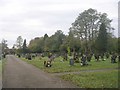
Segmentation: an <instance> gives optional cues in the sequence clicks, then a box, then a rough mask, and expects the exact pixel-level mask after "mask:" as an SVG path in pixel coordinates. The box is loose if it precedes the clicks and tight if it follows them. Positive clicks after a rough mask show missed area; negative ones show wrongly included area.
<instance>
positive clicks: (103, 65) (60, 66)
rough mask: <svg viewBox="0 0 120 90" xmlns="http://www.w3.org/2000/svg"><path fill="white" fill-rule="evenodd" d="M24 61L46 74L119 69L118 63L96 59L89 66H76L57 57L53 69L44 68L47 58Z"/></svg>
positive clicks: (78, 64)
mask: <svg viewBox="0 0 120 90" xmlns="http://www.w3.org/2000/svg"><path fill="white" fill-rule="evenodd" d="M21 59H22V60H23V61H26V62H28V63H29V64H32V65H34V66H36V67H37V68H40V69H42V70H44V71H46V72H49V73H59V72H77V71H81V70H96V69H115V68H118V63H114V64H113V63H111V62H110V59H108V60H106V61H99V62H96V61H95V60H94V58H93V59H92V60H91V62H89V65H88V66H81V65H80V63H75V64H74V66H70V65H69V61H64V62H62V61H61V60H62V57H57V58H55V60H54V61H53V63H52V67H50V68H47V67H44V64H43V62H44V61H45V60H48V58H47V57H43V58H42V59H40V58H39V57H36V58H35V59H32V60H27V59H25V58H21Z"/></svg>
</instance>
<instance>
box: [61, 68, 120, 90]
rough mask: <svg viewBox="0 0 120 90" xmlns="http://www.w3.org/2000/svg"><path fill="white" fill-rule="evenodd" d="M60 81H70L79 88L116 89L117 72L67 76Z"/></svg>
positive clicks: (82, 73)
mask: <svg viewBox="0 0 120 90" xmlns="http://www.w3.org/2000/svg"><path fill="white" fill-rule="evenodd" d="M61 78H62V79H64V80H68V81H71V82H72V83H74V84H76V85H77V86H79V87H81V88H118V71H117V70H112V71H103V72H81V73H80V74H67V75H63V76H61Z"/></svg>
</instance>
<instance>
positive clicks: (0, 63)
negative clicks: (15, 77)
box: [0, 60, 2, 75]
mask: <svg viewBox="0 0 120 90" xmlns="http://www.w3.org/2000/svg"><path fill="white" fill-rule="evenodd" d="M0 75H2V60H0Z"/></svg>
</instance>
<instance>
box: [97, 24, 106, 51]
mask: <svg viewBox="0 0 120 90" xmlns="http://www.w3.org/2000/svg"><path fill="white" fill-rule="evenodd" d="M96 48H97V50H98V52H99V53H104V52H106V51H107V29H106V25H105V24H104V23H102V24H101V25H100V30H99V34H98V37H97V39H96Z"/></svg>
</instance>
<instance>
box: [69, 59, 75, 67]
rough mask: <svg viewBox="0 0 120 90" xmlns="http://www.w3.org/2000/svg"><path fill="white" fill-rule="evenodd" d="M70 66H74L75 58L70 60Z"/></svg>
mask: <svg viewBox="0 0 120 90" xmlns="http://www.w3.org/2000/svg"><path fill="white" fill-rule="evenodd" d="M70 65H71V66H73V65H74V60H73V58H70Z"/></svg>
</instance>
